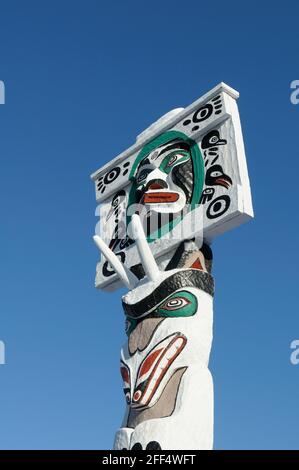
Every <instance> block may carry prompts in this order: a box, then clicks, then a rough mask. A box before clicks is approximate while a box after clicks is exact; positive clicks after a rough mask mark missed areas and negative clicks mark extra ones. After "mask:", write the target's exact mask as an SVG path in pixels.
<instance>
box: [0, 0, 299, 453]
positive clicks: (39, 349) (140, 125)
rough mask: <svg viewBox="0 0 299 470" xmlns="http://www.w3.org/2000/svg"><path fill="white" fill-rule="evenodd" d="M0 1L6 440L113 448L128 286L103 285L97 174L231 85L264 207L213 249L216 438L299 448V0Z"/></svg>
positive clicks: (0, 415) (2, 414)
mask: <svg viewBox="0 0 299 470" xmlns="http://www.w3.org/2000/svg"><path fill="white" fill-rule="evenodd" d="M0 11H1V14H0V80H3V81H4V82H5V85H6V104H5V105H3V106H0V136H1V138H0V193H1V204H0V207H1V221H2V223H1V232H0V241H1V244H0V252H1V254H0V260H1V263H0V280H1V286H0V291H1V295H0V312H1V317H0V340H2V341H4V342H5V345H6V356H7V357H6V359H7V364H6V365H5V366H2V365H1V366H0V448H2V449H18V448H20V449H54V448H56V449H64V448H66V449H109V448H111V445H112V442H113V435H114V432H115V430H116V429H117V427H118V426H119V424H120V421H121V418H122V414H123V410H124V398H123V393H122V389H121V380H120V377H119V350H120V346H121V344H122V343H123V342H124V340H125V335H124V330H123V313H122V310H121V303H120V294H121V292H118V293H115V294H112V295H111V294H107V293H103V292H99V291H96V290H95V289H94V287H93V284H94V273H95V264H96V260H97V251H96V248H95V247H94V245H93V243H92V241H91V236H92V234H93V233H94V225H95V222H96V219H95V217H94V210H95V198H94V188H93V184H92V183H91V181H90V179H89V175H90V173H91V172H93V171H94V170H96V169H97V168H98V167H100V166H101V165H102V164H104V163H105V162H107V161H109V160H110V159H111V158H113V157H114V156H116V155H117V154H118V153H120V152H121V151H122V150H124V149H125V148H127V147H128V146H129V145H131V144H132V143H133V142H134V140H135V137H136V135H137V134H138V133H140V132H141V131H142V130H143V129H144V128H145V127H147V126H148V125H149V124H151V123H152V122H153V121H155V120H156V119H157V118H159V117H160V116H161V115H163V114H164V113H165V112H167V111H169V110H170V109H172V108H174V107H178V106H186V105H188V104H190V103H191V102H192V101H194V100H195V99H196V98H198V97H199V96H200V95H202V94H203V93H205V92H206V91H208V90H209V89H210V88H212V87H213V86H215V85H216V84H217V83H219V82H220V81H224V82H226V83H228V84H229V85H231V86H232V87H234V88H236V89H237V90H239V91H240V95H241V96H240V100H239V109H240V113H241V120H242V126H243V133H244V139H245V145H246V152H247V160H248V167H249V172H250V178H251V185H252V192H253V202H254V208H255V214H256V218H255V220H254V221H253V222H251V223H249V224H247V225H244V226H242V227H240V228H238V229H236V230H234V231H232V232H230V233H227V234H225V235H224V236H222V237H221V238H219V239H217V240H216V241H215V243H214V245H213V250H214V257H215V263H214V275H215V279H216V299H215V329H214V345H213V352H212V357H211V370H212V373H213V376H214V382H215V448H217V449H232V448H233V449H261V448H268V449H275V448H281V449H284V448H292V449H296V448H298V447H299V442H298V422H299V407H298V387H299V365H298V366H294V365H291V363H290V359H289V357H290V353H291V350H290V347H289V346H290V343H291V341H292V340H294V339H298V338H299V312H298V301H297V289H298V287H297V286H298V273H297V269H298V265H299V259H298V249H297V240H298V235H297V230H298V229H299V215H298V174H299V154H298V142H297V135H298V122H299V105H297V106H294V105H293V104H291V102H290V82H291V81H292V80H296V79H299V72H298V14H299V5H298V2H295V1H288V2H275V3H273V2H272V3H271V4H270V3H269V2H267V3H266V2H264V3H262V2H254V1H252V2H247V4H244V3H242V5H240V2H230V1H227V2H225V3H223V2H219V1H215V2H212V3H210V4H209V5H208V4H207V2H203V1H194V0H191V1H188V2H182V1H175V0H172V1H168V0H167V1H156V0H151V2H140V1H139V2H137V1H126V2H123V1H114V2H109V3H108V2H105V3H104V2H100V1H93V0H86V1H84V2H83V1H82V0H80V1H72V2H70V1H66V0H64V1H57V0H52V1H51V2H49V1H44V2H38V1H32V0H28V1H26V2H22V1H15V0H9V1H4V0H1V1H0Z"/></svg>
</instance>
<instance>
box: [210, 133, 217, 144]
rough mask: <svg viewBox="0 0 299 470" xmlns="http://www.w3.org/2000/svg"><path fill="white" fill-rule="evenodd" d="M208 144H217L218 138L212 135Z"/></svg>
mask: <svg viewBox="0 0 299 470" xmlns="http://www.w3.org/2000/svg"><path fill="white" fill-rule="evenodd" d="M209 142H210V144H216V142H218V137H217V136H216V135H213V136H212V137H211V138H210V139H209Z"/></svg>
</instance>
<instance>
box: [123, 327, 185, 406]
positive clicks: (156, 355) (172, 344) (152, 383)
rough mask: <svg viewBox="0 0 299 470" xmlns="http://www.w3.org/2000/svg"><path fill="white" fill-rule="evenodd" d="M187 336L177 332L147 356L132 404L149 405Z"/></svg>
mask: <svg viewBox="0 0 299 470" xmlns="http://www.w3.org/2000/svg"><path fill="white" fill-rule="evenodd" d="M186 343H187V338H186V337H185V336H184V335H183V334H181V333H175V334H173V335H171V336H170V337H168V338H165V339H164V340H162V341H161V342H160V343H159V344H157V345H156V346H155V347H154V349H153V350H151V351H150V353H149V354H148V355H147V356H146V358H145V359H144V361H143V362H142V364H141V366H140V369H139V371H138V376H137V381H136V385H135V392H134V394H133V400H132V403H131V406H132V407H133V408H136V407H143V406H147V405H148V404H149V403H150V401H151V399H152V397H153V395H154V394H155V392H156V390H157V388H158V386H159V384H160V382H161V380H162V379H163V377H164V376H165V374H166V372H167V371H168V369H169V367H170V365H171V364H172V363H173V361H174V360H175V359H176V357H177V356H178V355H179V354H180V352H181V351H182V350H183V349H184V347H185V345H186Z"/></svg>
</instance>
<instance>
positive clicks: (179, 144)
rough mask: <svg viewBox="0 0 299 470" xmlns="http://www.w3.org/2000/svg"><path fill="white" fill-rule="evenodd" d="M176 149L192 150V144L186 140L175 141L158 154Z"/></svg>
mask: <svg viewBox="0 0 299 470" xmlns="http://www.w3.org/2000/svg"><path fill="white" fill-rule="evenodd" d="M174 149H177V150H190V145H189V144H187V143H185V142H175V143H173V144H171V145H167V147H165V148H164V149H162V150H161V152H160V153H159V155H158V156H159V157H160V156H161V155H163V153H165V152H168V151H169V150H174Z"/></svg>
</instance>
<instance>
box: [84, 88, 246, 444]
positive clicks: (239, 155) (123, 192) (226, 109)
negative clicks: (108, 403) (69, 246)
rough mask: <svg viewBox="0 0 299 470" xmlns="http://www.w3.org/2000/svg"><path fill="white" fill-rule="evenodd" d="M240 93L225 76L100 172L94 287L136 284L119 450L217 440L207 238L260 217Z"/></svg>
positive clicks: (128, 302)
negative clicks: (249, 166)
mask: <svg viewBox="0 0 299 470" xmlns="http://www.w3.org/2000/svg"><path fill="white" fill-rule="evenodd" d="M237 97H238V93H237V92H236V91H234V90H232V89H231V88H230V87H228V86H227V85H225V84H223V83H221V84H220V85H218V87H215V88H214V89H213V90H211V91H210V92H209V93H207V94H206V95H204V96H203V97H202V98H200V99H199V100H197V101H196V102H195V103H193V104H192V105H190V106H189V107H188V108H186V109H178V110H174V111H172V112H171V113H168V114H167V115H166V116H164V117H163V118H162V119H160V120H159V121H158V122H157V123H155V124H153V125H152V126H151V127H150V128H149V129H147V130H146V131H145V132H144V133H142V134H141V136H139V137H138V139H137V142H136V144H135V145H134V146H133V147H131V148H130V149H128V150H127V151H125V152H124V153H123V154H121V155H120V156H119V157H117V158H116V159H114V160H113V161H112V162H110V163H109V164H108V165H106V166H105V167H104V168H102V169H100V170H98V171H97V172H96V173H95V174H94V175H92V178H93V180H94V181H95V184H96V196H97V200H98V202H100V203H101V206H100V227H99V230H98V229H97V234H96V235H95V237H94V240H95V243H96V244H97V246H98V248H99V249H100V251H101V252H102V258H101V261H100V262H99V264H98V266H97V277H96V286H97V287H100V288H105V289H110V290H112V289H115V288H117V287H118V286H119V285H120V283H123V284H125V285H126V287H127V288H128V289H129V291H128V293H127V294H126V295H124V296H123V298H122V304H123V309H124V313H125V317H126V333H127V336H128V341H127V343H126V344H125V346H124V347H123V348H122V351H121V361H120V371H121V376H122V380H123V389H124V395H125V400H126V411H125V416H124V419H123V423H122V426H121V427H120V429H119V430H118V431H117V433H116V436H115V442H114V448H115V449H132V450H138V449H139V450H142V449H143V450H146V449H147V450H149V449H167V450H172V449H174V450H178V449H182V450H188V449H211V448H212V447H213V381H212V377H211V374H210V371H209V369H208V363H209V355H210V350H211V344H212V335H213V333H212V326H213V296H214V280H213V277H212V275H211V268H212V251H211V248H210V244H211V241H212V240H213V238H215V237H216V236H217V235H220V234H221V233H223V232H225V231H227V230H229V229H231V228H233V227H235V226H237V225H239V224H240V223H243V222H244V221H245V220H247V219H248V218H250V217H252V216H253V211H252V205H251V195H250V186H249V180H248V175H247V167H246V159H245V153H244V147H243V139H242V132H241V127H240V122H239V115H238V110H237V105H236V98H237ZM98 232H99V233H98Z"/></svg>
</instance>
